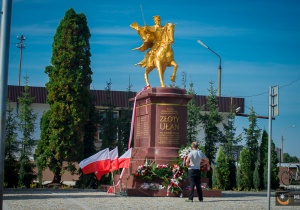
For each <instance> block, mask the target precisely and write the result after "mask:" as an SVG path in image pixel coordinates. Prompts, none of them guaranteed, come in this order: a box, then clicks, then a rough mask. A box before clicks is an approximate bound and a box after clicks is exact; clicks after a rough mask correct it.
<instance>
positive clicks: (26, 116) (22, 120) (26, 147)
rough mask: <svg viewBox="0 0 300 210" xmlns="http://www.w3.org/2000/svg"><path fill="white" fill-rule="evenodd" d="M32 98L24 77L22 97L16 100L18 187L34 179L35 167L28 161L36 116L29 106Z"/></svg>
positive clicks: (33, 143) (27, 185)
mask: <svg viewBox="0 0 300 210" xmlns="http://www.w3.org/2000/svg"><path fill="white" fill-rule="evenodd" d="M33 100H34V97H31V96H30V92H29V86H28V77H25V86H24V92H23V93H22V96H21V97H19V98H18V102H19V112H18V115H17V117H18V120H19V121H18V129H19V131H20V133H21V149H20V158H19V162H20V170H19V180H18V185H19V187H23V186H26V187H29V186H30V183H31V182H32V180H33V179H34V178H35V177H36V175H35V172H34V171H33V168H34V167H35V166H34V164H33V163H31V161H30V157H31V156H33V152H32V150H33V147H34V146H35V141H34V139H33V134H34V130H35V120H36V118H37V114H36V113H34V110H33V108H32V107H31V104H32V103H33Z"/></svg>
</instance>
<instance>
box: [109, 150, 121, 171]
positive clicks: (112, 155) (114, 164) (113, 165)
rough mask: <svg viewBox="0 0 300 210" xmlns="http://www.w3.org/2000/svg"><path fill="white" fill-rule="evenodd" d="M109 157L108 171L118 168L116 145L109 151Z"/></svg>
mask: <svg viewBox="0 0 300 210" xmlns="http://www.w3.org/2000/svg"><path fill="white" fill-rule="evenodd" d="M109 157H110V170H109V171H110V172H112V171H115V170H118V169H119V160H118V157H119V154H118V147H116V148H114V149H113V150H112V151H110V152H109Z"/></svg>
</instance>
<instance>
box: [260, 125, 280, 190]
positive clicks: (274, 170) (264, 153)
mask: <svg viewBox="0 0 300 210" xmlns="http://www.w3.org/2000/svg"><path fill="white" fill-rule="evenodd" d="M268 142H269V137H268V133H267V131H266V130H263V134H262V142H261V146H260V168H259V171H260V172H259V174H260V186H261V188H264V187H266V186H265V176H266V174H267V170H268V168H265V166H268ZM277 163H278V159H277V155H276V151H275V144H274V142H273V140H272V142H271V188H272V189H277V188H278V187H279V178H278V173H279V168H278V167H277Z"/></svg>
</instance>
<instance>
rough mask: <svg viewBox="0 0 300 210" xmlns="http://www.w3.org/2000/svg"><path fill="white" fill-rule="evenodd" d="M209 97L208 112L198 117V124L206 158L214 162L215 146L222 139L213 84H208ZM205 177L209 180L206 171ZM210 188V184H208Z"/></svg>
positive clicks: (220, 117) (220, 118) (208, 174)
mask: <svg viewBox="0 0 300 210" xmlns="http://www.w3.org/2000/svg"><path fill="white" fill-rule="evenodd" d="M208 91H209V95H208V96H207V106H208V112H206V113H204V114H203V115H200V122H201V123H202V127H203V129H204V134H205V143H204V150H205V154H206V157H207V158H208V159H209V160H210V162H211V161H214V159H215V154H216V151H217V148H216V144H217V143H218V142H219V140H220V139H221V138H222V134H221V131H220V130H219V128H218V124H219V123H221V122H222V120H223V118H222V116H221V115H220V113H219V108H218V99H217V96H216V92H217V90H215V89H214V87H213V82H210V88H209V89H208ZM207 176H208V177H209V178H210V179H211V176H212V174H211V172H210V171H208V173H207ZM209 185H210V186H211V182H210V183H209Z"/></svg>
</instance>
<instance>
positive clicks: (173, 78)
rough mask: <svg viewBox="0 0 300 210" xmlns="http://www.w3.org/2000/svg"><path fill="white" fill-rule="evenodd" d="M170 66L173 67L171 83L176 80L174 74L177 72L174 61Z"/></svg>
mask: <svg viewBox="0 0 300 210" xmlns="http://www.w3.org/2000/svg"><path fill="white" fill-rule="evenodd" d="M170 64H171V66H173V67H174V70H173V74H172V76H170V80H171V81H172V82H175V80H176V72H177V68H178V65H177V63H176V62H175V61H171V63H170Z"/></svg>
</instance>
